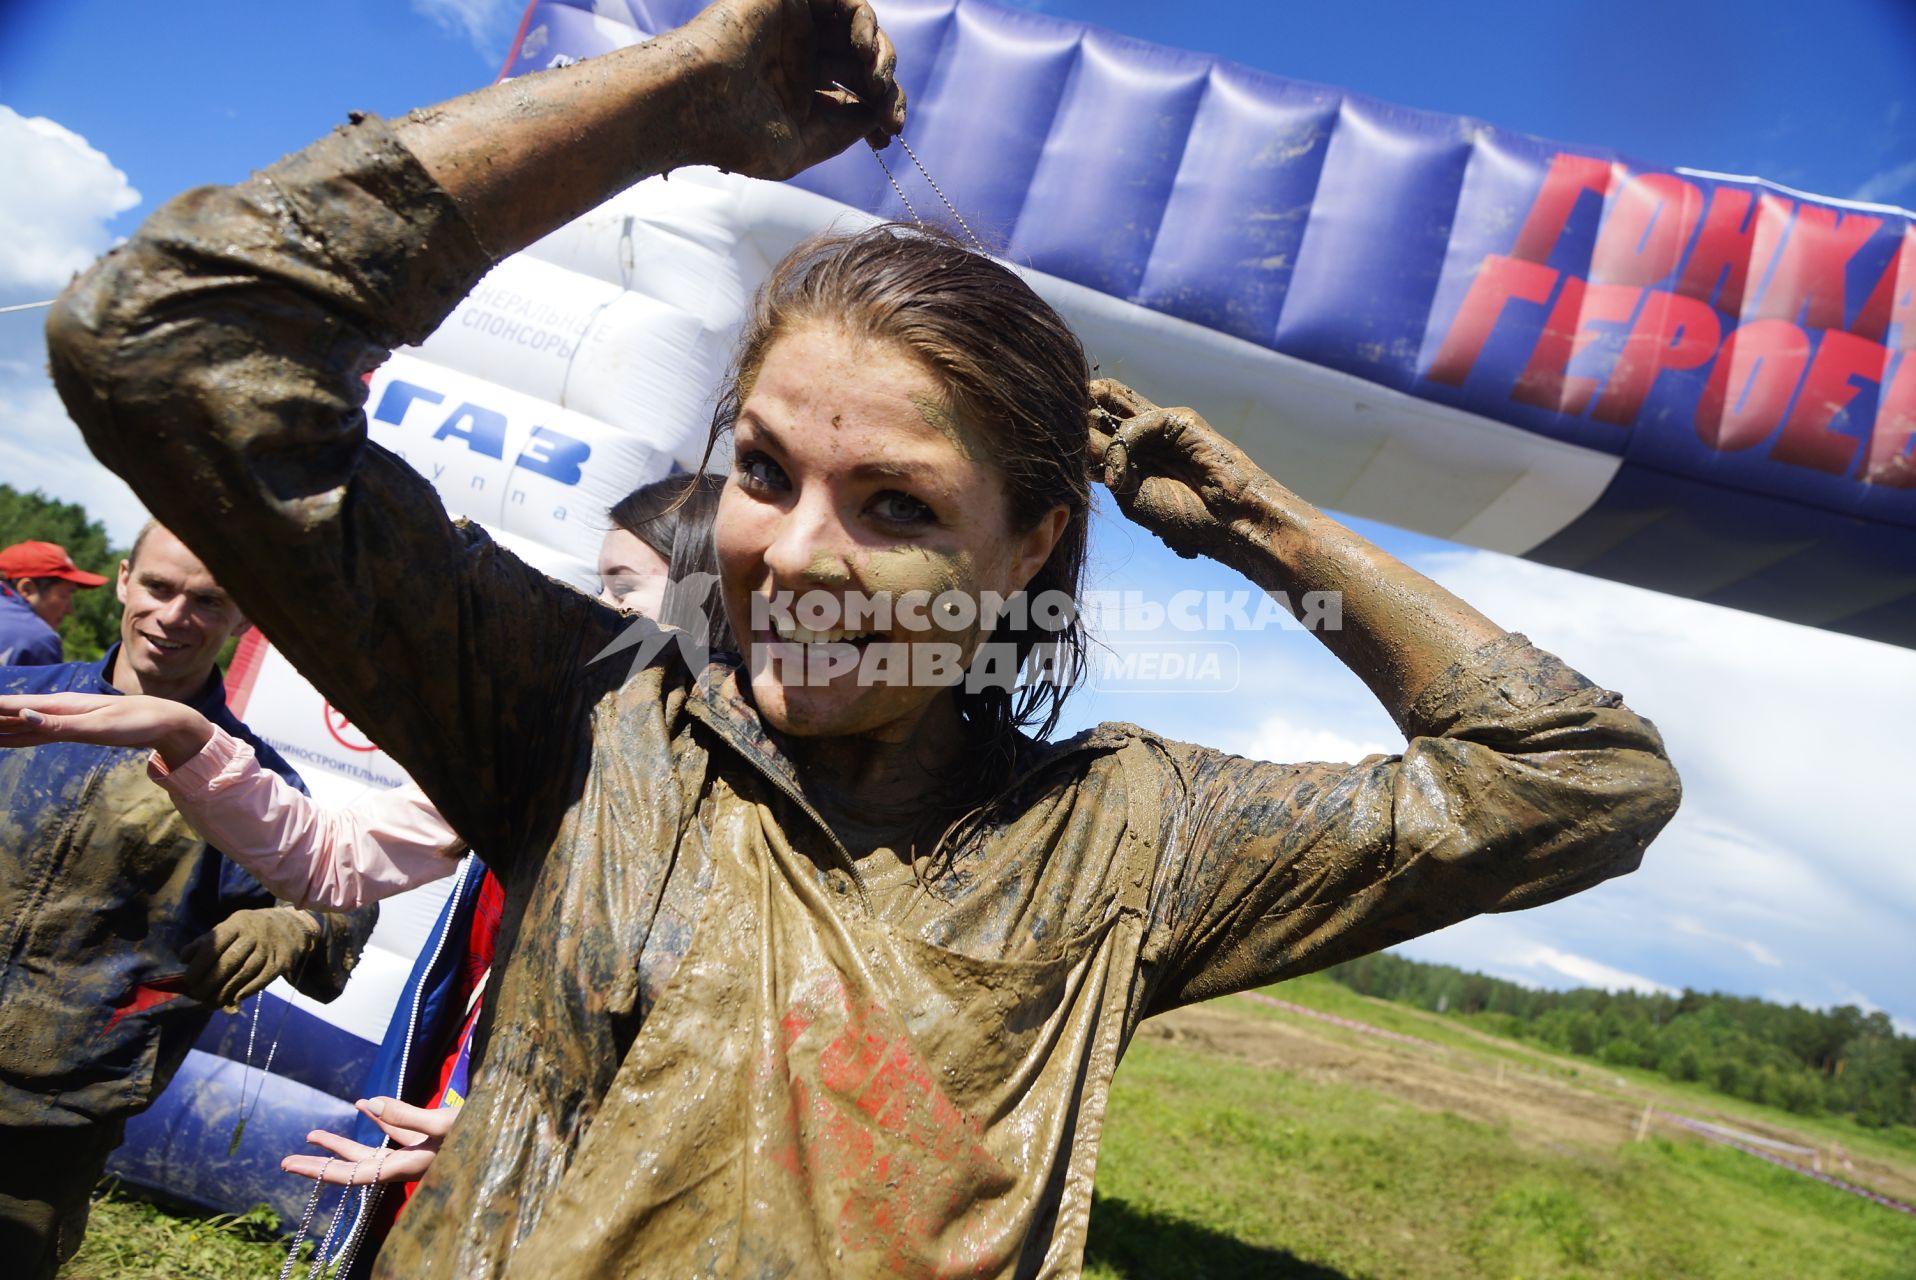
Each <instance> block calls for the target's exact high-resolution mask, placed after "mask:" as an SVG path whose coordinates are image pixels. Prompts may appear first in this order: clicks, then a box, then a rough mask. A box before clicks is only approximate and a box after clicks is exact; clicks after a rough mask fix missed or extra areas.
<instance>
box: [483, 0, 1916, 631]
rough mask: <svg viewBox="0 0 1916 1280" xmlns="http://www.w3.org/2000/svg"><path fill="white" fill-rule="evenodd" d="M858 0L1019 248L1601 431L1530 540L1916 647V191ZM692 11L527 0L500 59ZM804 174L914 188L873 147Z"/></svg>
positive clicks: (976, 200)
mask: <svg viewBox="0 0 1916 1280" xmlns="http://www.w3.org/2000/svg"><path fill="white" fill-rule="evenodd" d="M876 2H877V8H878V10H879V13H880V18H881V20H882V22H883V24H884V26H885V29H886V31H887V32H888V33H889V34H890V36H891V38H892V40H893V42H894V44H895V45H896V46H897V49H898V56H899V75H900V79H901V81H902V83H903V85H904V87H905V90H906V93H907V95H908V98H909V101H910V104H911V105H910V120H909V123H908V125H907V137H908V139H909V140H910V141H911V143H912V146H913V149H914V150H915V151H917V153H918V154H919V155H920V156H921V157H922V158H923V160H924V161H925V164H926V166H927V167H928V168H929V169H930V171H931V172H932V173H933V174H934V175H935V176H936V177H937V179H938V181H939V183H940V185H941V186H942V187H943V188H944V190H945V191H946V192H947V193H948V194H949V195H950V196H951V198H952V199H953V201H954V202H955V203H956V204H957V206H958V208H959V210H960V211H961V212H962V213H963V215H964V216H965V218H966V220H967V221H968V222H970V223H971V224H972V225H973V226H974V227H976V228H977V229H978V230H979V232H980V233H981V234H982V235H984V236H985V237H986V238H987V239H988V241H989V242H991V243H992V244H993V245H994V246H995V247H997V248H998V249H999V250H1000V251H1001V252H1002V253H1003V255H1004V256H1005V257H1007V258H1008V259H1009V260H1011V261H1013V262H1016V263H1018V264H1020V265H1023V266H1028V267H1030V268H1033V269H1035V270H1037V271H1041V272H1044V273H1047V274H1049V275H1053V276H1057V277H1059V278H1061V279H1063V280H1067V281H1070V282H1072V283H1075V284H1079V285H1083V286H1086V287H1088V288H1092V289H1095V290H1098V291H1100V292H1102V293H1104V294H1107V295H1109V296H1111V297H1113V298H1117V299H1121V300H1123V301H1124V302H1126V303H1128V304H1132V305H1135V306H1137V307H1141V308H1145V309H1148V310H1151V311H1154V312H1158V313H1161V314H1163V315H1168V316H1172V317H1176V318H1178V319H1180V320H1184V321H1188V322H1191V323H1193V324H1196V325H1200V326H1203V327H1205V328H1206V329H1209V330H1211V331H1214V332H1216V333H1217V334H1220V335H1225V336H1228V337H1231V338H1237V339H1242V340H1244V341H1247V342H1250V343H1254V344H1256V345H1258V346H1260V347H1263V348H1266V349H1268V350H1270V351H1274V352H1278V353H1281V354H1283V355H1287V356H1291V357H1296V358H1298V359H1301V360H1304V361H1308V362H1310V363H1311V364H1313V365H1316V366H1320V367H1322V368H1325V369H1329V370H1336V371H1339V372H1341V373H1346V374H1351V375H1354V376H1356V377H1359V378H1362V379H1364V380H1366V381H1368V382H1372V383H1375V384H1378V385H1380V386H1384V387H1388V388H1391V389H1393V390H1395V391H1399V392H1403V393H1406V394H1408V395H1410V396H1414V397H1417V398H1419V399H1422V400H1427V401H1430V402H1433V403H1436V404H1441V405H1447V406H1452V407H1455V408H1458V409H1461V410H1464V411H1466V412H1468V413H1470V414H1473V415H1477V416H1479V417H1481V418H1484V419H1487V420H1489V421H1492V422H1497V423H1503V424H1507V425H1509V426H1512V427H1515V428H1518V429H1520V430H1522V431H1525V432H1530V433H1533V434H1535V435H1537V436H1541V437H1546V438H1548V439H1550V440H1555V441H1560V442H1562V443H1564V444H1565V445H1568V446H1572V447H1574V448H1576V449H1579V450H1585V451H1589V452H1590V453H1592V454H1595V455H1601V456H1605V457H1608V458H1612V459H1614V460H1615V473H1614V476H1613V478H1612V480H1611V482H1610V484H1609V486H1608V488H1607V489H1606V490H1604V491H1603V492H1602V494H1601V496H1600V497H1598V498H1597V499H1596V500H1595V501H1594V502H1588V503H1583V504H1580V506H1579V508H1578V509H1574V510H1566V511H1565V512H1564V513H1563V523H1562V526H1561V527H1560V528H1558V529H1557V530H1556V531H1555V533H1554V534H1552V535H1551V536H1549V537H1546V538H1543V539H1542V540H1540V541H1538V542H1537V543H1536V544H1535V545H1533V546H1531V547H1529V548H1527V549H1526V554H1528V555H1529V556H1531V557H1532V558H1534V559H1537V560H1540V561H1544V562H1546V563H1551V564H1556V565H1560V566H1563V567H1568V568H1573V569H1578V570H1582V571H1584V572H1588V573H1592V574H1597V575H1600V576H1603V577H1608V578H1614V579H1617V580H1619V581H1623V582H1629V583H1634V584H1638V585H1642V586H1648V587H1654V588H1656V589H1659V590H1664V591H1670V592H1673V593H1676V594H1680V595H1685V596H1691V597H1694V598H1697V599H1702V600H1708V601H1713V602H1716V603H1721V604H1726V605H1732V606H1735V607H1738V608H1742V609H1748V610H1753V611H1756V612H1761V613H1766V614H1770V615H1772V616H1776V617H1781V618H1787V619H1791V620H1794V621H1799V622H1805V623H1810V624H1813V625H1817V626H1822V627H1827V628H1831V629H1834V630H1839V631H1846V632H1851V633H1853V634H1857V635H1863V636H1869V637H1872V638H1875V639H1879V640H1884V641H1888V642H1891V643H1896V644H1902V645H1916V457H1913V456H1912V452H1911V446H1912V441H1913V440H1916V360H1912V359H1911V358H1910V355H1909V353H1910V349H1911V348H1912V347H1916V230H1913V229H1912V224H1911V217H1910V215H1909V214H1908V213H1907V212H1905V211H1902V210H1899V209H1892V208H1887V207H1882V206H1871V205H1862V204H1856V203H1853V202H1843V201H1836V200H1828V199H1823V198H1820V197H1814V196H1807V195H1804V194H1802V193H1798V192H1793V191H1789V190H1787V189H1784V188H1780V187H1775V186H1773V185H1770V184H1767V183H1764V182H1762V181H1760V180H1757V179H1753V178H1740V177H1730V176H1724V175H1711V174H1704V173H1699V172H1694V171H1690V170H1682V169H1678V170H1668V169H1657V168H1654V167H1650V166H1645V165H1640V164H1637V163H1635V162H1633V161H1631V160H1629V159H1627V158H1625V157H1621V156H1618V155H1616V154H1614V153H1612V152H1609V151H1605V150H1601V149H1595V148H1589V147H1569V146H1563V145H1560V144H1556V143H1552V142H1547V141H1544V140H1541V139H1538V138H1532V137H1528V136H1524V135H1520V134H1514V133H1510V132H1507V131H1504V130H1500V129H1497V128H1494V127H1491V126H1487V125H1484V124H1481V123H1479V122H1476V121H1473V120H1467V119H1462V118H1458V117H1452V116H1444V115H1439V114H1434V113H1431V112H1425V111H1416V110H1410V109H1406V108H1402V107H1397V106H1392V105H1390V104H1388V103H1383V102H1378V101H1376V100H1373V99H1369V98H1364V97H1361V96H1358V95H1354V94H1348V93H1344V92H1342V91H1339V90H1335V89H1329V88H1324V87H1321V86H1317V85H1311V84H1305V83H1300V82H1295V81H1289V80H1284V79H1281V78H1279V77H1275V76H1271V75H1267V74H1264V73H1260V72H1256V71H1251V70H1248V69H1245V68H1242V67H1238V66H1234V65H1232V64H1230V63H1227V62H1223V61H1220V60H1217V59H1213V58H1209V57H1205V56H1200V55H1197V54H1192V53H1188V52H1183V51H1179V50H1174V49H1167V48H1163V47H1159V46H1155V45H1150V44H1147V43H1144V42H1141V41H1136V40H1131V39H1127V38H1124V37H1121V36H1117V35H1113V34H1111V33H1109V32H1104V31H1100V30H1098V29H1096V28H1091V27H1085V26H1081V25H1078V24H1075V23H1069V22H1064V21H1060V20H1057V19H1053V18H1048V17H1045V16H1043V15H1041V14H1035V13H1030V12H1026V11H1022V10H1009V9H1003V8H998V7H996V6H994V5H991V4H988V3H985V2H984V0H876ZM702 7H703V4H702V0H539V2H538V3H534V4H533V5H531V7H530V8H529V9H528V11H527V13H526V17H525V21H524V22H523V24H522V26H521V30H520V35H519V39H518V41H517V42H516V44H515V46H514V50H513V53H512V55H511V56H510V58H509V60H508V63H507V67H506V74H507V75H516V74H522V73H526V72H531V71H536V70H540V69H543V68H546V67H549V66H552V65H556V64H560V63H563V62H567V61H571V60H575V59H577V58H581V57H589V56H591V55H594V54H597V53H602V52H605V51H607V50H610V49H613V48H616V47H619V46H621V45H624V44H629V43H632V42H633V41H635V40H638V39H641V38H643V37H644V36H646V35H649V34H652V33H656V32H658V31H661V30H665V29H667V28H670V27H673V26H676V25H678V24H680V23H682V22H684V21H685V20H687V19H688V18H690V17H691V16H693V15H694V14H695V13H696V12H697V11H698V10H699V9H700V8H702ZM887 160H888V163H890V164H891V166H892V168H893V170H894V171H902V172H904V173H907V174H908V173H909V172H910V165H909V161H907V160H906V159H905V158H904V156H903V153H902V150H901V149H899V148H898V147H896V145H894V146H893V147H892V148H891V150H890V152H888V154H887ZM793 182H794V183H795V184H796V185H798V186H801V187H804V188H806V189H808V190H811V191H813V192H816V193H818V194H820V195H824V196H827V197H829V198H831V199H833V200H836V201H839V202H841V203H843V204H846V205H848V206H851V207H853V208H856V209H860V210H865V211H868V212H873V213H877V214H879V215H881V216H888V217H905V216H906V211H905V209H904V207H903V205H902V204H901V203H900V201H899V199H898V197H897V195H896V194H894V192H893V191H892V189H891V187H890V185H889V184H888V183H887V182H886V180H885V178H884V175H883V174H882V173H881V172H880V171H879V169H878V166H876V165H875V164H873V163H872V161H871V158H870V157H869V156H866V155H864V154H862V149H861V148H854V149H853V150H852V151H850V152H847V153H846V154H844V155H842V156H839V157H837V158H835V159H833V160H831V161H829V162H827V163H825V164H823V165H820V166H818V167H817V168H815V169H813V170H811V171H809V172H808V173H805V174H802V175H800V176H799V177H797V178H795V179H793ZM918 190H920V191H923V187H922V184H921V185H920V186H919V188H918ZM914 202H915V203H916V204H918V206H919V211H920V212H921V213H923V214H926V215H927V216H929V215H930V214H931V213H933V212H938V213H942V209H941V208H940V207H939V206H938V204H937V202H936V199H935V197H931V196H930V195H929V193H928V192H926V193H925V194H924V195H923V196H922V197H920V198H917V199H915V201H914ZM1144 390H1146V391H1147V392H1148V390H1149V388H1144Z"/></svg>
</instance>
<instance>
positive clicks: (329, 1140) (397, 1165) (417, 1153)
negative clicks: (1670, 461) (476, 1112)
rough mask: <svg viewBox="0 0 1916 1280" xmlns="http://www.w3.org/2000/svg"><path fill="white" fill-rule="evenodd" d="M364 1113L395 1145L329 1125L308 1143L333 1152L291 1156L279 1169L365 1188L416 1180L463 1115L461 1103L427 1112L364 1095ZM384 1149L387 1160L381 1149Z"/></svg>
mask: <svg viewBox="0 0 1916 1280" xmlns="http://www.w3.org/2000/svg"><path fill="white" fill-rule="evenodd" d="M359 1110H360V1111H361V1113H363V1114H364V1115H366V1116H367V1117H369V1118H370V1119H371V1120H372V1122H373V1123H374V1124H376V1125H378V1126H379V1127H380V1128H381V1129H382V1130H384V1131H385V1134H386V1136H387V1137H389V1138H391V1139H392V1140H393V1144H394V1145H393V1146H392V1147H390V1148H381V1147H369V1146H367V1145H365V1144H364V1143H361V1142H354V1141H353V1140H352V1139H351V1138H342V1137H340V1136H339V1135H338V1134H336V1133H332V1132H330V1131H328V1130H325V1129H315V1130H313V1131H312V1132H311V1133H309V1134H307V1135H306V1141H308V1142H310V1143H312V1144H313V1145H314V1146H316V1147H321V1148H324V1149H325V1150H327V1151H330V1152H332V1156H331V1157H330V1158H329V1157H327V1156H287V1157H286V1158H285V1159H284V1160H281V1161H280V1162H279V1167H280V1168H281V1169H283V1170H285V1171H286V1172H287V1173H292V1174H297V1175H299V1176H300V1177H302V1178H323V1179H324V1180H325V1181H327V1182H330V1183H333V1184H334V1185H336V1186H342V1187H351V1186H365V1185H366V1184H367V1183H370V1182H417V1181H419V1179H420V1178H422V1177H424V1176H425V1173H426V1170H427V1169H429V1168H430V1167H431V1166H432V1160H433V1157H434V1156H435V1155H437V1154H438V1153H439V1144H440V1143H442V1142H444V1141H445V1139H446V1135H447V1134H449V1133H451V1132H452V1122H453V1121H454V1120H456V1119H458V1118H459V1109H458V1108H457V1107H434V1108H433V1109H431V1110H426V1109H425V1108H422V1107H415V1106H412V1105H411V1104H409V1103H405V1102H401V1101H400V1100H399V1099H397V1098H362V1099H360V1102H359ZM382 1150H384V1151H385V1152H386V1154H385V1156H384V1157H383V1158H382V1157H381V1155H380V1152H381V1151H382Z"/></svg>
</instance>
